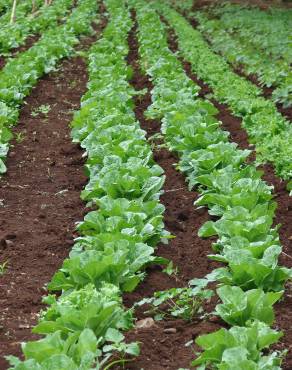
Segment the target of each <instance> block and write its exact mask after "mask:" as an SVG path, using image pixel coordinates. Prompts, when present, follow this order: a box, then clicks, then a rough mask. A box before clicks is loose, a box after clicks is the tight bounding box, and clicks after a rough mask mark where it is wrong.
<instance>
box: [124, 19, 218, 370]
mask: <svg viewBox="0 0 292 370" xmlns="http://www.w3.org/2000/svg"><path fill="white" fill-rule="evenodd" d="M133 17H134V13H133ZM136 28H137V25H136V24H135V26H134V27H133V29H132V30H131V33H130V35H129V46H130V52H129V55H128V58H127V61H128V63H129V64H130V65H131V66H132V68H133V71H134V76H133V78H132V80H131V81H130V82H131V84H132V85H133V86H134V87H135V89H137V90H141V89H144V88H147V90H148V92H147V94H146V95H144V96H143V97H142V98H137V99H136V100H135V103H136V108H135V114H136V118H137V120H139V122H140V124H141V127H142V128H143V129H144V130H145V131H146V132H147V136H148V137H149V136H151V135H153V134H155V133H157V132H160V125H161V123H160V122H159V121H158V120H146V119H145V117H144V112H145V111H146V109H147V107H148V106H149V105H150V104H151V94H150V92H151V89H152V87H153V86H152V83H151V81H150V80H149V79H148V78H147V76H145V75H142V73H141V71H140V68H139V64H138V60H139V57H138V44H137V39H136ZM154 159H155V161H156V163H158V164H159V165H160V166H161V167H162V168H163V169H164V171H165V176H166V181H165V186H164V194H163V195H162V197H161V202H162V203H163V204H164V206H165V208H166V210H165V216H164V222H165V226H166V229H167V230H169V231H170V232H171V233H172V234H173V235H175V239H171V240H170V241H169V244H168V245H163V244H159V245H158V248H157V251H156V254H157V255H158V256H162V257H165V258H168V259H170V260H171V261H173V263H174V266H175V267H178V273H177V274H176V275H175V276H168V275H167V274H166V273H165V272H162V269H163V267H160V266H153V267H151V268H148V269H147V277H146V279H145V280H144V282H143V283H142V284H141V285H140V286H139V287H138V288H137V289H136V290H135V292H133V293H131V294H126V295H125V296H124V303H125V305H126V306H127V307H131V306H132V305H133V304H134V303H135V302H137V301H139V300H141V299H143V298H145V297H150V296H152V295H153V293H154V292H155V291H159V290H165V289H169V288H173V287H182V286H186V285H187V282H188V281H189V280H191V279H193V278H195V277H204V276H205V275H206V274H207V273H209V272H211V271H212V270H213V269H214V268H216V267H218V264H216V263H215V262H212V261H210V260H208V258H207V254H208V253H210V252H211V242H212V239H208V240H206V239H201V238H199V237H198V236H197V232H198V229H199V228H200V227H201V226H202V224H203V223H204V222H205V221H207V220H208V219H209V216H208V213H207V210H206V209H201V210H196V209H195V207H194V206H193V202H194V201H195V199H196V198H197V197H198V194H197V193H196V192H193V191H192V192H191V191H189V190H188V188H187V184H186V182H185V178H184V176H183V175H182V174H180V173H179V172H178V171H176V170H175V163H177V162H178V159H177V158H176V157H175V156H174V155H173V154H171V153H170V152H169V151H167V150H166V149H159V148H154ZM213 306H214V302H212V303H211V304H209V305H206V307H205V309H206V310H207V311H210V310H211V307H212V308H213ZM145 309H146V308H145V307H144V309H143V308H141V309H138V310H136V312H135V317H136V318H137V319H138V320H144V319H145V318H147V314H145V313H144V312H143V311H144V310H145ZM219 323H220V322H219V320H217V318H213V317H212V319H209V320H207V321H202V320H199V319H198V321H196V322H193V323H186V322H184V321H182V320H168V321H167V320H165V321H160V322H155V324H154V325H152V326H151V327H148V328H139V329H138V328H136V329H134V330H132V331H130V332H128V333H127V334H126V338H127V341H139V342H140V343H141V344H140V346H141V354H140V355H139V356H138V358H137V359H135V360H134V361H132V362H129V363H127V365H126V368H127V369H137V370H138V369H147V370H160V369H173V370H174V369H178V368H180V367H187V368H188V367H189V366H190V362H191V360H192V359H193V358H194V353H193V348H194V347H193V346H192V347H186V346H185V344H186V343H187V342H189V341H190V340H193V339H194V338H196V337H197V335H198V334H202V333H207V332H211V331H215V330H217V329H218V328H219V327H221V326H220V325H219ZM222 325H223V323H222ZM196 349H198V348H196ZM117 368H118V367H117Z"/></svg>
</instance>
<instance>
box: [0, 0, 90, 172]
mask: <svg viewBox="0 0 292 370" xmlns="http://www.w3.org/2000/svg"><path fill="white" fill-rule="evenodd" d="M96 12H97V2H96V0H84V1H82V0H79V2H78V6H77V7H76V8H75V9H74V10H73V12H72V14H71V15H70V16H69V17H68V19H67V22H66V23H65V24H64V25H61V26H58V27H55V28H51V29H49V30H47V31H46V32H44V33H43V36H42V38H41V39H40V40H39V41H38V42H36V43H35V44H34V45H33V46H32V47H31V48H30V49H28V50H27V51H25V52H23V53H20V54H18V56H17V57H16V58H14V59H12V60H10V61H9V62H8V63H7V64H6V65H5V67H4V68H3V69H2V70H1V71H0V174H2V173H4V172H6V166H5V164H4V160H5V158H6V155H7V152H8V148H9V145H8V143H9V141H10V140H11V138H12V131H11V127H12V126H13V125H14V124H15V123H16V122H17V119H18V115H19V107H20V105H21V103H22V102H23V99H24V98H25V97H26V96H27V95H28V94H29V93H30V91H31V89H32V87H33V86H35V85H36V83H37V81H38V80H39V78H40V77H42V76H43V75H44V74H46V73H49V72H50V71H52V70H54V69H55V68H56V65H57V63H58V62H59V61H60V60H61V59H62V58H64V57H68V56H69V55H71V54H72V53H73V51H74V46H75V45H76V44H77V43H78V42H79V40H78V38H77V36H81V35H83V34H84V35H85V34H88V33H91V32H93V30H92V28H91V22H92V20H93V19H94V17H95V16H96Z"/></svg>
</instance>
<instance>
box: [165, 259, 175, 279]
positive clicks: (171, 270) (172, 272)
mask: <svg viewBox="0 0 292 370" xmlns="http://www.w3.org/2000/svg"><path fill="white" fill-rule="evenodd" d="M162 272H165V273H166V274H167V275H168V276H171V275H175V276H176V275H177V274H178V267H174V266H173V262H172V261H170V262H169V264H168V265H167V266H166V267H165V269H163V270H162Z"/></svg>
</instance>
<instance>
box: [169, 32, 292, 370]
mask: <svg viewBox="0 0 292 370" xmlns="http://www.w3.org/2000/svg"><path fill="white" fill-rule="evenodd" d="M168 36H169V37H168V41H169V47H170V49H171V50H172V51H173V52H177V51H178V44H177V40H176V38H175V34H174V32H173V30H172V29H169V33H168ZM180 60H181V62H182V65H183V67H184V70H185V72H186V74H187V75H188V77H189V78H191V79H192V80H193V81H194V82H195V83H196V84H197V85H199V86H200V87H201V90H200V92H199V96H200V97H202V98H204V97H205V96H206V95H207V94H210V93H212V89H211V88H210V87H209V86H208V85H206V84H205V83H204V82H203V81H202V80H200V79H198V78H197V76H196V75H194V74H193V73H192V69H191V64H190V63H188V62H186V61H184V60H183V59H180ZM211 102H212V103H213V104H214V105H215V107H216V108H217V109H218V111H219V113H218V114H217V118H218V119H219V120H220V121H221V122H222V128H223V129H225V130H226V131H229V132H230V139H231V141H233V142H235V143H237V144H238V146H239V147H240V148H241V149H252V146H251V145H250V144H249V142H248V136H247V133H246V131H245V130H244V129H242V128H241V120H240V119H239V118H238V117H235V116H233V115H232V113H231V112H230V110H229V108H228V106H227V105H225V104H220V103H218V102H217V101H216V100H214V99H211ZM254 159H255V153H254V152H252V154H251V156H250V158H249V160H250V161H252V160H254ZM260 169H262V170H263V171H264V174H263V179H264V180H265V181H266V182H267V183H268V184H270V185H273V186H274V194H275V195H274V198H275V201H276V202H277V205H278V206H277V210H276V217H275V225H278V224H281V225H282V226H281V228H280V230H279V234H280V240H281V243H282V246H283V253H282V254H281V256H280V259H279V263H280V264H281V265H283V266H286V267H289V268H291V267H292V212H291V211H292V197H290V196H289V193H288V191H287V190H286V185H287V183H286V182H285V181H282V180H281V179H279V178H278V177H277V176H276V175H275V173H274V170H273V167H272V166H271V165H270V164H266V165H264V166H261V167H260ZM291 293H292V286H291V284H287V287H286V291H285V295H284V300H283V301H282V302H281V303H279V304H277V305H276V323H275V327H277V328H279V329H280V330H283V331H284V332H285V336H284V338H283V339H282V340H281V342H279V343H278V344H277V346H276V348H277V349H281V350H283V349H285V348H286V349H289V350H290V351H289V353H288V355H287V357H286V359H285V362H284V366H283V369H287V370H288V369H291V368H292V351H291V349H292V329H291V325H290V323H291V320H292V312H291V305H292V295H291Z"/></svg>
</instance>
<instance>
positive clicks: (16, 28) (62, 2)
mask: <svg viewBox="0 0 292 370" xmlns="http://www.w3.org/2000/svg"><path fill="white" fill-rule="evenodd" d="M73 3H74V1H73V0H55V1H54V2H53V3H52V4H51V5H50V6H48V5H43V6H42V7H40V9H39V10H38V11H37V12H36V13H32V14H29V15H25V16H23V17H21V18H19V19H17V21H16V22H14V23H7V24H4V25H3V26H2V27H1V28H0V55H6V54H9V52H10V51H11V50H12V49H14V48H17V47H19V46H20V45H23V44H24V43H25V40H26V39H27V38H28V36H31V35H37V34H41V33H43V32H44V31H45V30H46V29H47V28H49V27H53V26H56V25H57V23H58V22H59V21H60V20H62V18H63V17H65V16H66V15H67V14H68V13H69V11H70V8H71V7H72V6H73Z"/></svg>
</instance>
